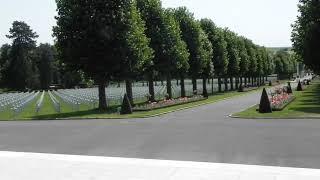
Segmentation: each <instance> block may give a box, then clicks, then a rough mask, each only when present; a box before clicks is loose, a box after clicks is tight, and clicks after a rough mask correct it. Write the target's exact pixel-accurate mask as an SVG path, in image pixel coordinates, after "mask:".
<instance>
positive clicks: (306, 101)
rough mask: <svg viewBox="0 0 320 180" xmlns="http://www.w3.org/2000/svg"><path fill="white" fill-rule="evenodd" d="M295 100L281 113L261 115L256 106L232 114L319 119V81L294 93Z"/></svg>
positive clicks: (237, 115)
mask: <svg viewBox="0 0 320 180" xmlns="http://www.w3.org/2000/svg"><path fill="white" fill-rule="evenodd" d="M294 96H295V97H296V100H295V101H293V102H292V103H290V104H289V105H288V106H287V107H286V108H285V109H283V110H282V111H274V112H272V113H267V114H261V113H259V112H257V111H256V109H257V106H254V107H251V108H249V109H247V110H245V111H242V112H239V113H236V114H233V116H234V117H240V118H320V81H319V80H315V81H313V83H312V84H311V85H310V86H308V87H307V89H306V90H305V91H302V92H297V91H294Z"/></svg>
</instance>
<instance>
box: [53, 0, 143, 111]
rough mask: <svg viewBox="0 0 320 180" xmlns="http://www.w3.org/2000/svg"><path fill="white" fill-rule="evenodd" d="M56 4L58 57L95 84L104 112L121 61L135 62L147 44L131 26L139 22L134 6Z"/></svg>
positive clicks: (62, 0)
mask: <svg viewBox="0 0 320 180" xmlns="http://www.w3.org/2000/svg"><path fill="white" fill-rule="evenodd" d="M56 3H57V10H58V16H57V17H56V19H57V26H55V27H54V36H55V37H56V43H57V50H58V52H59V56H60V58H61V60H62V61H63V62H64V63H65V64H66V65H67V66H68V67H69V68H70V69H73V70H75V71H78V70H81V71H83V72H84V73H85V74H87V75H88V76H89V77H90V78H92V79H94V80H95V82H97V83H98V84H99V109H101V110H104V109H107V103H106V91H105V88H106V85H107V83H108V82H109V81H110V80H112V79H113V78H116V77H118V76H119V72H121V73H122V70H123V66H122V65H123V64H124V63H123V62H124V61H127V62H128V58H130V57H138V58H139V56H140V55H141V51H144V50H146V49H147V47H146V46H148V44H147V42H148V40H146V39H145V37H143V36H141V33H140V32H141V31H143V30H144V29H143V28H142V26H132V25H136V24H139V22H141V21H140V20H137V19H135V18H138V15H137V14H136V12H135V11H136V9H135V8H134V3H133V1H131V0H97V1H85V0H56ZM140 38H144V39H140ZM137 42H138V44H135V43H137ZM141 47H143V50H141V49H140V48H141ZM148 51H149V50H148ZM146 59H148V58H146ZM146 59H143V60H142V61H141V62H144V60H146ZM139 64H140V63H139ZM141 64H144V63H141ZM132 65H133V64H132Z"/></svg>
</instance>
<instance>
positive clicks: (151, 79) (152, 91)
mask: <svg viewBox="0 0 320 180" xmlns="http://www.w3.org/2000/svg"><path fill="white" fill-rule="evenodd" d="M148 84H149V94H150V97H149V101H151V102H154V101H156V99H155V95H154V84H153V78H152V77H149V79H148Z"/></svg>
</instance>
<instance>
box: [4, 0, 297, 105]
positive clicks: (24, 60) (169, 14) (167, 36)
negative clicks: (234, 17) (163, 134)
mask: <svg viewBox="0 0 320 180" xmlns="http://www.w3.org/2000/svg"><path fill="white" fill-rule="evenodd" d="M56 2H57V11H58V16H57V17H56V19H57V26H55V27H54V29H53V32H54V37H55V38H56V41H55V46H54V47H51V46H50V45H47V44H42V45H40V46H38V47H36V44H35V42H36V41H35V40H36V38H37V35H36V33H34V32H33V31H32V30H31V29H30V27H29V26H27V25H26V24H25V23H23V22H14V23H13V27H12V29H10V35H8V38H10V39H12V40H13V43H12V45H4V46H3V47H2V48H1V56H0V59H1V60H0V62H1V64H0V68H1V75H3V78H2V79H3V81H2V82H5V84H9V85H10V86H11V87H14V88H17V89H22V88H25V87H31V86H34V85H33V84H32V83H34V82H37V81H36V80H37V79H38V80H39V82H40V84H41V87H42V88H47V87H48V85H49V84H50V83H60V82H61V80H62V81H63V79H67V80H64V81H68V77H69V78H70V79H71V80H74V79H77V78H78V79H79V77H81V79H89V80H90V79H92V80H94V82H95V83H96V84H98V85H99V108H100V109H106V108H107V105H106V98H105V97H106V94H105V91H104V89H105V87H106V86H107V84H108V83H109V82H111V81H125V82H126V91H127V94H128V96H129V99H130V101H131V103H132V104H133V100H132V99H133V98H132V81H133V80H148V81H149V83H148V86H149V93H150V100H151V101H154V100H155V95H154V94H155V92H154V81H155V80H162V79H165V80H166V81H167V93H168V98H171V97H172V91H171V90H172V87H171V86H172V85H171V80H172V79H179V80H180V86H181V96H185V94H186V93H185V83H184V81H185V79H186V78H190V79H192V84H193V90H194V91H195V92H196V90H197V89H198V87H197V79H199V78H201V79H203V90H204V91H203V95H204V96H207V94H208V93H207V87H206V85H207V83H206V82H207V80H209V79H211V78H217V79H218V85H219V91H222V86H223V85H224V86H225V88H224V89H225V90H226V91H227V90H228V81H230V82H231V90H234V89H237V88H238V87H239V86H240V85H247V84H252V85H253V84H256V85H259V84H261V83H263V82H264V81H265V77H267V76H268V75H269V74H271V73H273V72H274V70H275V69H276V70H277V73H279V74H284V75H283V76H290V74H291V73H292V72H293V70H292V67H294V65H292V64H293V63H294V60H293V58H291V55H290V54H289V53H287V52H279V53H276V54H273V53H270V52H269V51H268V50H267V49H266V48H264V47H261V46H258V45H256V44H254V43H253V42H252V41H251V40H249V39H247V38H245V37H243V36H239V35H237V34H236V33H234V32H232V31H230V30H229V29H222V28H220V27H217V26H216V25H215V24H214V22H213V21H211V20H210V19H201V20H197V19H195V18H194V15H193V14H192V13H191V12H189V11H188V9H186V8H185V7H180V8H176V9H165V8H163V7H162V5H161V1H160V0H117V1H114V0H111V1H110V0H96V1H79V0H57V1H56ZM21 28H22V29H24V30H23V31H21ZM22 32H23V33H22ZM17 49H18V50H17ZM18 69H19V70H21V69H22V71H21V74H15V72H16V71H17V70H18ZM29 69H31V71H30V70H29ZM70 72H74V73H75V74H76V76H75V77H72V76H68V73H70ZM54 74H58V75H56V76H55V75H54ZM16 75H17V76H16ZM21 77H23V78H25V79H23V78H22V80H21V81H22V82H21V83H17V84H15V83H16V82H19V80H18V79H20V78H21ZM281 77H282V76H281ZM234 79H235V81H236V82H235V83H233V81H234ZM16 80H17V81H16ZM10 83H14V85H13V84H10ZM234 84H235V87H234ZM212 85H213V83H212Z"/></svg>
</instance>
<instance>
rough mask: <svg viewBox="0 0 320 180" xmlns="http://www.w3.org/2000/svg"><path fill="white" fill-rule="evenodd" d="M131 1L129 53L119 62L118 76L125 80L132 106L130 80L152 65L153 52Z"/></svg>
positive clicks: (141, 21) (134, 3) (128, 38)
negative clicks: (119, 70)
mask: <svg viewBox="0 0 320 180" xmlns="http://www.w3.org/2000/svg"><path fill="white" fill-rule="evenodd" d="M136 6H137V5H136V1H133V3H132V5H131V10H130V14H129V17H128V18H129V19H130V21H129V22H128V23H129V24H128V25H129V33H128V36H127V43H128V45H127V46H128V48H129V53H128V55H127V56H126V58H124V59H122V61H121V74H120V76H121V77H122V78H124V79H125V82H126V93H127V96H128V98H129V101H130V103H131V105H134V101H133V93H132V79H133V78H135V77H137V76H139V75H141V74H143V72H144V71H145V70H146V69H147V68H148V67H149V66H151V65H152V63H153V62H152V58H153V57H154V56H153V50H152V49H151V48H150V47H149V44H150V39H149V38H147V36H146V35H145V23H144V21H143V20H142V18H141V16H140V14H139V11H138V10H137V9H136Z"/></svg>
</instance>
